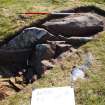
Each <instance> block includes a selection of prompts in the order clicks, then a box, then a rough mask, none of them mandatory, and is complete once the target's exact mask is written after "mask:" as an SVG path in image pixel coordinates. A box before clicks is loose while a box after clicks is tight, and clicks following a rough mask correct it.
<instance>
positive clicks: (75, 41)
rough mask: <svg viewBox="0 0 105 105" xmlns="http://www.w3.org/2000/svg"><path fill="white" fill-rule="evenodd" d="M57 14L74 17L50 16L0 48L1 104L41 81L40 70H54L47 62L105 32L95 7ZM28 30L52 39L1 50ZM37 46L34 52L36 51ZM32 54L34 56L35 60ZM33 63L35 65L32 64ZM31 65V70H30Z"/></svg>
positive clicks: (103, 19)
mask: <svg viewBox="0 0 105 105" xmlns="http://www.w3.org/2000/svg"><path fill="white" fill-rule="evenodd" d="M60 12H61V13H63V12H64V13H73V14H71V15H49V16H47V17H46V18H44V19H41V20H37V21H35V22H33V23H32V24H30V25H29V26H28V27H23V28H22V29H20V30H19V31H18V32H16V33H15V35H13V36H12V37H8V38H6V39H5V40H4V41H3V42H2V43H1V44H0V45H1V49H0V65H1V67H2V70H1V71H0V75H1V79H0V80H1V81H2V82H1V84H0V100H2V99H4V98H5V97H6V96H9V95H12V93H13V94H14V93H15V92H19V91H20V90H22V89H23V88H24V87H25V83H28V82H33V81H34V80H36V79H37V77H38V78H40V77H41V74H43V72H44V71H43V70H42V69H50V68H52V67H53V65H52V64H50V63H49V62H47V61H49V60H50V61H51V59H57V57H59V55H60V54H61V53H63V52H65V51H68V50H69V51H71V52H73V50H72V49H73V48H78V47H80V46H81V45H83V44H85V43H86V42H88V41H90V40H94V38H96V37H97V36H98V33H99V32H101V31H104V30H105V11H104V10H102V9H100V8H98V7H95V6H82V7H77V8H73V9H69V10H63V11H60ZM31 27H37V28H41V29H44V30H47V32H48V33H47V35H51V36H50V37H49V36H45V37H42V39H41V40H37V42H35V46H34V47H33V46H32V47H30V48H25V47H24V48H21V47H20V49H19V48H15V49H14V48H6V47H4V46H5V45H8V43H9V42H10V41H11V40H12V39H14V38H15V37H17V36H18V35H21V33H23V31H27V30H31V31H32V30H33V28H31ZM45 32H46V31H45ZM49 33H50V34H49ZM55 45H56V46H55ZM36 46H37V48H35V47H36ZM41 48H42V49H43V50H42V49H41ZM44 48H46V49H47V50H45V49H44ZM35 52H36V55H35V56H34V53H35ZM40 52H41V53H40ZM42 52H43V53H42ZM45 52H46V54H45ZM39 55H40V56H39ZM38 57H39V58H38ZM35 59H36V60H37V61H35ZM42 60H47V61H43V62H44V63H43V65H42V64H41V61H42ZM46 62H47V63H46ZM30 63H31V64H30ZM34 64H36V65H37V66H38V67H37V68H36V67H35V69H37V70H36V71H35V72H34V73H33V72H32V71H31V70H32V69H33V68H32V67H34V66H33V65H34ZM46 64H47V66H46ZM30 65H31V66H32V67H30ZM4 66H5V70H4ZM27 69H28V70H27ZM39 69H40V70H39ZM38 70H39V71H38ZM27 74H28V76H27ZM7 77H9V78H10V79H7V80H3V78H7ZM26 77H27V79H26ZM24 79H25V82H24ZM3 88H4V89H3ZM5 88H6V91H5ZM8 91H9V94H8ZM10 91H12V92H10Z"/></svg>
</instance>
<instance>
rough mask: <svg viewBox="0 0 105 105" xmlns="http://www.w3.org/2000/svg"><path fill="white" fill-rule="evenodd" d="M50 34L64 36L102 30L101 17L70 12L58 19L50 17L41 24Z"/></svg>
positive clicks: (84, 34) (93, 32) (88, 33)
mask: <svg viewBox="0 0 105 105" xmlns="http://www.w3.org/2000/svg"><path fill="white" fill-rule="evenodd" d="M43 26H44V27H45V28H46V29H47V30H48V31H49V32H51V33H52V34H56V35H59V34H62V35H64V36H88V35H92V34H95V33H97V32H98V31H102V30H103V22H102V19H101V18H100V17H99V16H98V15H95V14H91V13H81V14H72V15H70V16H66V17H64V18H60V19H52V20H50V21H47V22H45V23H44V24H43Z"/></svg>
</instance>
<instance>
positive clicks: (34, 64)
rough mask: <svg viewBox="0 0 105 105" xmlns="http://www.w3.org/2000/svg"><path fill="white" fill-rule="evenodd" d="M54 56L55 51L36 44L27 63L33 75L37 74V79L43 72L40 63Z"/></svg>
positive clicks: (47, 45) (44, 45)
mask: <svg viewBox="0 0 105 105" xmlns="http://www.w3.org/2000/svg"><path fill="white" fill-rule="evenodd" d="M54 54H55V51H54V49H52V48H51V46H50V45H49V44H37V45H36V47H35V51H33V55H32V57H31V59H30V61H29V65H30V66H31V68H32V71H33V74H37V76H38V78H40V77H41V75H42V74H43V72H44V71H43V67H42V66H43V65H42V63H41V61H42V60H44V59H51V58H53V57H54Z"/></svg>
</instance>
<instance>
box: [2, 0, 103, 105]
mask: <svg viewBox="0 0 105 105" xmlns="http://www.w3.org/2000/svg"><path fill="white" fill-rule="evenodd" d="M82 1H83V0H82ZM96 2H98V3H101V0H100V1H99V0H94V1H93V0H86V2H84V1H83V2H81V1H78V2H77V1H74V2H71V1H69V0H65V1H64V0H31V1H30V0H0V39H1V41H2V40H3V39H5V38H6V37H8V36H10V35H13V34H14V33H15V31H17V30H19V29H20V28H22V27H23V26H27V25H29V24H30V23H31V22H33V21H35V20H36V19H39V18H43V17H45V16H39V15H37V16H32V17H30V18H27V19H21V18H20V17H19V15H18V13H20V12H25V11H55V10H61V9H67V8H70V7H76V6H80V5H90V4H91V5H96V6H99V7H100V8H104V0H102V3H103V4H97V3H96ZM33 6H36V7H35V8H33ZM40 6H41V7H40ZM42 6H44V7H42ZM104 45H105V32H102V33H100V37H99V38H98V39H97V40H94V41H91V42H89V43H87V44H85V45H84V46H82V47H80V48H79V49H81V50H82V51H84V49H85V48H88V49H89V50H90V51H91V52H92V53H93V55H94V58H95V60H94V61H95V62H94V64H93V66H92V67H91V68H90V70H89V71H88V75H89V79H88V80H86V81H80V80H79V81H78V82H77V83H75V95H76V104H77V105H105V46H104ZM79 59H80V58H79V57H78V55H77V54H74V55H72V56H70V57H67V58H63V65H64V70H61V65H60V64H57V65H56V67H54V69H53V70H51V71H50V72H49V73H48V74H45V75H44V76H43V77H42V78H41V79H40V80H38V81H36V82H35V83H34V84H33V85H29V86H27V88H29V89H28V90H31V88H41V87H53V86H66V85H69V84H70V80H69V79H70V75H69V74H70V69H71V67H72V65H73V64H74V63H76V64H80V63H81V62H79ZM61 63H62V62H61ZM27 88H26V89H25V90H23V91H22V92H20V93H17V94H16V95H14V96H10V97H8V98H6V99H5V100H3V101H2V102H0V105H29V104H30V96H31V93H30V92H28V91H27Z"/></svg>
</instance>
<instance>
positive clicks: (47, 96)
mask: <svg viewBox="0 0 105 105" xmlns="http://www.w3.org/2000/svg"><path fill="white" fill-rule="evenodd" d="M31 105H75V97H74V89H73V88H71V87H69V86H67V87H54V88H42V89H35V90H33V91H32V99H31Z"/></svg>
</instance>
